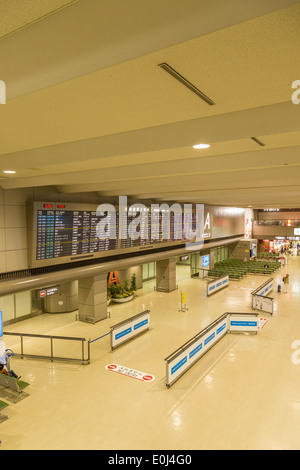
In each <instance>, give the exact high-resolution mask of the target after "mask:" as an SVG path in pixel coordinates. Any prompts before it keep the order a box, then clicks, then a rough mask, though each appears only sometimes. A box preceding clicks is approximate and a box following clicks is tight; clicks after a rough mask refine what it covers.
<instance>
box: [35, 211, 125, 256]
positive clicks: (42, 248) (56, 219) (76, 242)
mask: <svg viewBox="0 0 300 470" xmlns="http://www.w3.org/2000/svg"><path fill="white" fill-rule="evenodd" d="M101 219H102V217H100V216H99V215H97V214H96V211H86V210H78V211H74V210H56V209H41V210H38V211H37V232H36V237H37V239H36V259H37V260H47V259H52V258H61V257H65V256H77V255H85V254H90V253H98V252H105V251H110V250H115V249H117V247H118V241H117V239H112V238H107V239H105V240H101V239H99V238H98V236H97V225H98V223H99V222H100V221H101ZM106 221H107V223H108V224H109V223H111V224H114V225H116V227H114V230H115V233H116V234H117V233H118V227H117V225H118V218H117V217H113V216H112V215H111V216H110V215H109V214H107V217H106ZM114 230H111V232H110V233H114Z"/></svg>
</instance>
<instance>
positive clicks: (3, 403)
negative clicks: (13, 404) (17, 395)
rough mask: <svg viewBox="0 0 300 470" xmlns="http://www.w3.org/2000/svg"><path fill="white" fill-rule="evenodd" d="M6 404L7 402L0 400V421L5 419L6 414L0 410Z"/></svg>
mask: <svg viewBox="0 0 300 470" xmlns="http://www.w3.org/2000/svg"><path fill="white" fill-rule="evenodd" d="M7 406H8V403H5V401H2V400H0V423H1V421H5V420H6V419H8V418H7V416H4V415H2V413H1V412H2V411H3V410H4V409H5V408H6V407H7Z"/></svg>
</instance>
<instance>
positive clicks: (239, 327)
mask: <svg viewBox="0 0 300 470" xmlns="http://www.w3.org/2000/svg"><path fill="white" fill-rule="evenodd" d="M257 316H258V314H256V313H228V312H227V313H224V315H222V316H221V317H219V318H218V319H217V320H215V321H214V322H213V323H211V324H210V325H209V326H208V327H207V328H205V329H204V330H202V331H200V333H198V334H197V335H196V336H194V337H193V338H192V339H190V340H189V341H187V342H186V343H185V344H184V345H183V346H181V347H180V348H178V349H177V350H176V351H174V352H173V353H172V354H170V355H169V356H168V357H166V359H165V361H166V385H167V387H168V388H169V387H171V385H173V383H174V382H176V380H178V379H179V377H181V375H183V374H184V373H185V372H186V371H187V370H188V369H189V368H190V367H192V366H193V365H194V364H195V362H196V361H197V360H198V359H200V358H201V357H202V356H203V355H204V354H205V353H206V352H207V351H208V350H209V349H210V348H211V347H212V346H214V345H215V344H216V343H217V342H218V341H219V340H220V339H221V338H223V337H224V335H225V334H226V333H230V332H231V331H238V332H249V331H251V332H256V333H257V331H258V320H257ZM228 318H229V324H228Z"/></svg>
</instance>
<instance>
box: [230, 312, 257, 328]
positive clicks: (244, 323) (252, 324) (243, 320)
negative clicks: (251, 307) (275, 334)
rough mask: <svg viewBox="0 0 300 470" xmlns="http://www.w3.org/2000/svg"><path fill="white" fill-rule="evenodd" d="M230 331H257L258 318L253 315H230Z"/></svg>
mask: <svg viewBox="0 0 300 470" xmlns="http://www.w3.org/2000/svg"><path fill="white" fill-rule="evenodd" d="M229 330H230V331H243V332H248V331H249V332H257V331H258V319H257V317H256V316H255V315H249V316H248V315H230V317H229Z"/></svg>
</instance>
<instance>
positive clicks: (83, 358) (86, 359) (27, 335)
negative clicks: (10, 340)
mask: <svg viewBox="0 0 300 470" xmlns="http://www.w3.org/2000/svg"><path fill="white" fill-rule="evenodd" d="M3 335H7V336H18V337H20V342H21V343H20V346H21V352H20V353H16V352H14V356H15V357H21V358H25V357H28V358H37V359H50V360H51V362H53V361H54V360H57V361H66V362H79V363H81V364H84V365H86V364H90V359H91V354H90V341H87V340H86V339H85V338H76V337H69V336H53V335H40V334H33V333H10V332H4V331H3ZM24 338H41V339H48V340H50V354H49V355H39V354H28V353H25V352H24ZM54 340H55V341H57V340H63V341H76V342H81V358H72V357H61V356H55V354H54V345H53V342H54ZM86 342H87V356H86V355H85V353H86V351H85V349H86V348H85V343H86Z"/></svg>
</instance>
